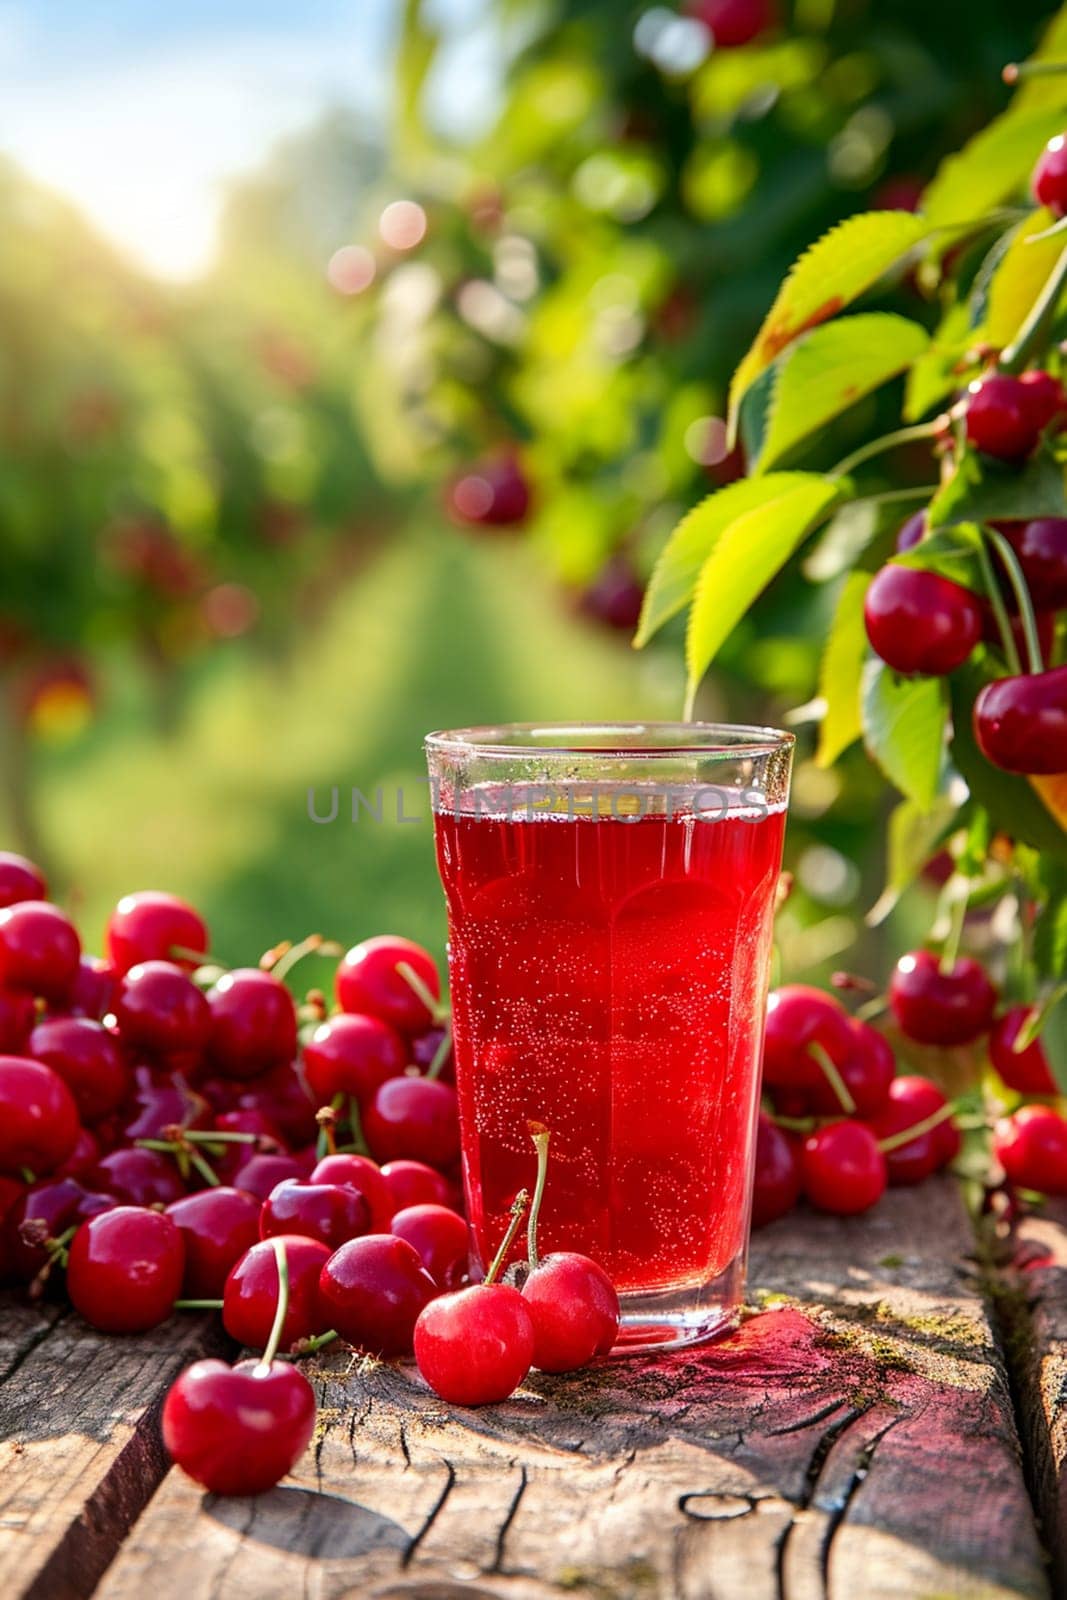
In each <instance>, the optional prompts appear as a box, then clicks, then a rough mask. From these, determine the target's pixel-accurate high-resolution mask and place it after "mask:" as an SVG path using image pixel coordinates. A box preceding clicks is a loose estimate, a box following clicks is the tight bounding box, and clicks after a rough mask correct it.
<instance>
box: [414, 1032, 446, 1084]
mask: <svg viewBox="0 0 1067 1600" xmlns="http://www.w3.org/2000/svg"><path fill="white" fill-rule="evenodd" d="M446 1036H447V1038H448V1048H447V1049H446V1050H445V1052H444V1057H443V1059H442V1060H441V1062H440V1064H439V1066H438V1068H437V1076H438V1077H439V1078H440V1080H441V1082H442V1083H455V1081H456V1055H455V1051H454V1050H453V1048H452V1030H451V1029H450V1028H427V1029H426V1032H425V1033H417V1034H415V1035H414V1036H413V1038H411V1039H410V1040H409V1050H410V1052H411V1060H412V1064H413V1065H414V1066H416V1067H418V1068H419V1069H420V1071H422V1072H428V1071H429V1069H430V1068H431V1067H432V1066H433V1064H434V1062H435V1061H436V1060H437V1058H438V1055H439V1054H440V1051H441V1046H442V1044H443V1043H444V1040H445V1038H446Z"/></svg>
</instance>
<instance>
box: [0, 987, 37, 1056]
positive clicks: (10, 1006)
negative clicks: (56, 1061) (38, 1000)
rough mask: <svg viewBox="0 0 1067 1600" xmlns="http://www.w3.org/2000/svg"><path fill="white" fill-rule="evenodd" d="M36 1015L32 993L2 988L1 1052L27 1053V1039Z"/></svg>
mask: <svg viewBox="0 0 1067 1600" xmlns="http://www.w3.org/2000/svg"><path fill="white" fill-rule="evenodd" d="M36 1016H37V1007H36V1005H35V1004H34V999H33V996H32V994H24V993H22V992H21V991H20V990H18V989H0V1054H3V1055H9V1056H17V1055H24V1054H26V1049H25V1047H26V1041H27V1040H28V1039H29V1037H30V1030H31V1029H32V1027H33V1024H34V1019H35V1018H36Z"/></svg>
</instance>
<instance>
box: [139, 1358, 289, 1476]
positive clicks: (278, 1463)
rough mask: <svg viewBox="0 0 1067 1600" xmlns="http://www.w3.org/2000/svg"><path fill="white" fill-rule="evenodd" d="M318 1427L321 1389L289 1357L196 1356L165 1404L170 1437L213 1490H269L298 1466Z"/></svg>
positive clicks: (177, 1455) (182, 1461)
mask: <svg viewBox="0 0 1067 1600" xmlns="http://www.w3.org/2000/svg"><path fill="white" fill-rule="evenodd" d="M314 1431H315V1395H314V1391H313V1390H312V1387H311V1385H310V1384H309V1383H308V1381H307V1379H306V1378H305V1377H304V1374H303V1373H302V1372H301V1371H300V1369H299V1368H298V1367H295V1366H293V1365H292V1363H291V1362H288V1361H272V1362H271V1363H270V1365H269V1366H268V1367H264V1366H263V1364H262V1363H261V1362H259V1361H239V1362H238V1363H237V1365H236V1366H234V1367H228V1366H227V1365H226V1363H225V1362H224V1361H210V1360H209V1361H196V1362H194V1363H193V1365H192V1366H191V1367H187V1368H186V1370H185V1371H184V1372H183V1373H182V1374H181V1375H180V1377H179V1378H178V1379H177V1380H176V1382H175V1383H174V1384H173V1386H172V1387H171V1390H170V1392H169V1394H168V1395H167V1398H166V1400H165V1402H164V1405H163V1443H164V1444H165V1445H166V1447H167V1449H168V1450H169V1452H170V1454H171V1456H172V1457H173V1459H174V1461H175V1462H176V1463H177V1465H178V1466H179V1467H181V1469H182V1471H183V1472H187V1473H188V1474H189V1476H190V1478H192V1479H193V1480H194V1482H196V1483H199V1484H202V1485H203V1487H204V1488H205V1489H207V1490H209V1491H210V1493H212V1494H238V1495H251V1494H262V1493H263V1492H264V1491H265V1490H267V1489H271V1488H273V1487H274V1485H275V1484H276V1483H278V1482H280V1481H281V1479H282V1478H284V1477H285V1475H286V1473H288V1472H291V1471H292V1469H293V1467H294V1466H295V1465H296V1463H297V1462H298V1461H299V1459H300V1457H301V1456H302V1455H303V1453H304V1451H305V1450H306V1449H307V1447H308V1445H309V1444H310V1443H311V1436H312V1434H313V1433H314Z"/></svg>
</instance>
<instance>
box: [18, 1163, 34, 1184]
mask: <svg viewBox="0 0 1067 1600" xmlns="http://www.w3.org/2000/svg"><path fill="white" fill-rule="evenodd" d="M19 1177H20V1178H21V1179H22V1181H23V1183H28V1184H34V1183H36V1182H37V1174H36V1173H35V1172H34V1170H33V1168H32V1167H20V1168H19Z"/></svg>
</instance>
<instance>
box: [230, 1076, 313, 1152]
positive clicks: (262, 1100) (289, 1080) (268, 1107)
mask: <svg viewBox="0 0 1067 1600" xmlns="http://www.w3.org/2000/svg"><path fill="white" fill-rule="evenodd" d="M231 1089H233V1091H234V1093H235V1094H236V1102H235V1104H236V1106H237V1107H240V1108H242V1109H243V1108H253V1107H255V1108H257V1109H259V1110H261V1111H263V1112H264V1113H265V1114H266V1115H267V1116H268V1117H269V1118H270V1120H271V1121H272V1122H273V1123H274V1125H275V1127H276V1128H277V1129H278V1132H279V1133H280V1134H281V1135H282V1136H283V1138H284V1139H285V1142H286V1143H287V1144H288V1145H290V1146H291V1147H292V1148H293V1149H294V1150H298V1149H300V1148H302V1147H303V1146H304V1145H306V1144H313V1143H314V1142H315V1139H316V1138H317V1136H318V1131H319V1129H318V1124H317V1122H316V1121H315V1112H316V1109H317V1107H316V1106H314V1105H313V1104H312V1102H311V1100H310V1099H309V1097H308V1094H307V1090H306V1089H305V1087H304V1084H303V1082H302V1080H301V1078H300V1075H299V1073H298V1072H297V1070H296V1067H295V1066H294V1064H293V1062H292V1061H287V1062H285V1064H284V1065H279V1066H277V1067H272V1068H271V1070H270V1071H269V1072H264V1073H263V1074H262V1076H261V1077H258V1078H255V1079H254V1080H253V1081H252V1082H250V1083H240V1084H238V1085H236V1086H234V1085H233V1084H231Z"/></svg>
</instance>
